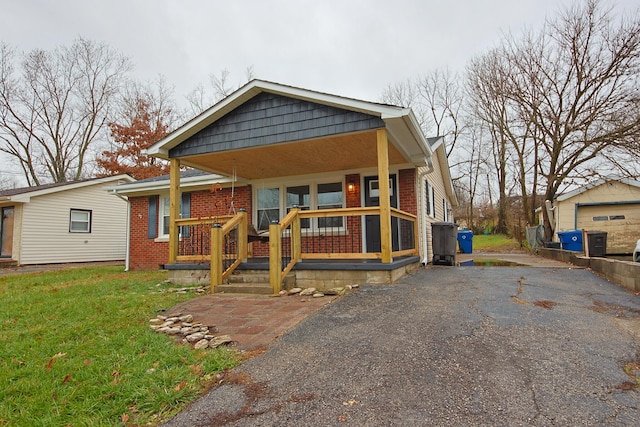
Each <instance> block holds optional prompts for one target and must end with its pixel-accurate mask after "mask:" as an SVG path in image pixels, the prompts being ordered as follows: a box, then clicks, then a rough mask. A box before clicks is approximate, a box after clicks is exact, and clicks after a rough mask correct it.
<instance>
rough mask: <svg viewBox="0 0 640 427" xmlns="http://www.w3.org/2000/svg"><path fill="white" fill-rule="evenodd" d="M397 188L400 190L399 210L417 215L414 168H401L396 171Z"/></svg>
mask: <svg viewBox="0 0 640 427" xmlns="http://www.w3.org/2000/svg"><path fill="white" fill-rule="evenodd" d="M398 181H399V182H398V188H399V191H400V194H399V196H400V199H399V206H400V208H399V209H400V210H402V211H405V212H407V213H410V214H413V215H418V198H417V197H416V170H415V169H403V170H401V171H399V172H398Z"/></svg>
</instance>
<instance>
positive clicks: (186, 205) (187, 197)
mask: <svg viewBox="0 0 640 427" xmlns="http://www.w3.org/2000/svg"><path fill="white" fill-rule="evenodd" d="M180 215H181V216H182V218H191V193H182V203H181V204H180ZM181 231H182V232H181V234H182V237H189V227H188V226H185V227H182V230H181Z"/></svg>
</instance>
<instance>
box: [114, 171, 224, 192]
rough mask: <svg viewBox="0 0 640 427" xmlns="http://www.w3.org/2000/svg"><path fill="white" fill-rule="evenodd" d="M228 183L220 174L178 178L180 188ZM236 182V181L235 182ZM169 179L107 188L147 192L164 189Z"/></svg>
mask: <svg viewBox="0 0 640 427" xmlns="http://www.w3.org/2000/svg"><path fill="white" fill-rule="evenodd" d="M217 183H220V184H230V183H231V178H229V177H225V176H220V175H207V176H204V177H202V176H198V177H190V178H182V179H180V188H183V187H185V188H189V187H198V186H207V185H212V184H217ZM236 183H237V182H236ZM169 185H170V181H169V180H168V179H166V180H162V181H151V182H143V183H132V184H123V185H118V186H116V187H111V188H109V189H108V191H109V192H110V193H114V194H135V193H149V192H154V191H164V190H167V189H169Z"/></svg>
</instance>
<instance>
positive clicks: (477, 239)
mask: <svg viewBox="0 0 640 427" xmlns="http://www.w3.org/2000/svg"><path fill="white" fill-rule="evenodd" d="M522 250H523V249H522V248H521V247H520V244H519V243H518V241H517V240H515V239H511V238H509V237H507V236H505V235H502V234H489V235H484V234H478V235H474V236H473V251H474V252H476V251H478V252H494V253H498V252H506V253H509V252H520V251H522Z"/></svg>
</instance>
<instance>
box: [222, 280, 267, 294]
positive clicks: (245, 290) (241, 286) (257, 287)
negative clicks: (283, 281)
mask: <svg viewBox="0 0 640 427" xmlns="http://www.w3.org/2000/svg"><path fill="white" fill-rule="evenodd" d="M214 292H215V293H219V292H220V293H225V294H259V295H271V294H273V289H272V288H271V286H270V285H269V283H268V282H267V283H235V284H228V285H219V286H216V287H215V290H214Z"/></svg>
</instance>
